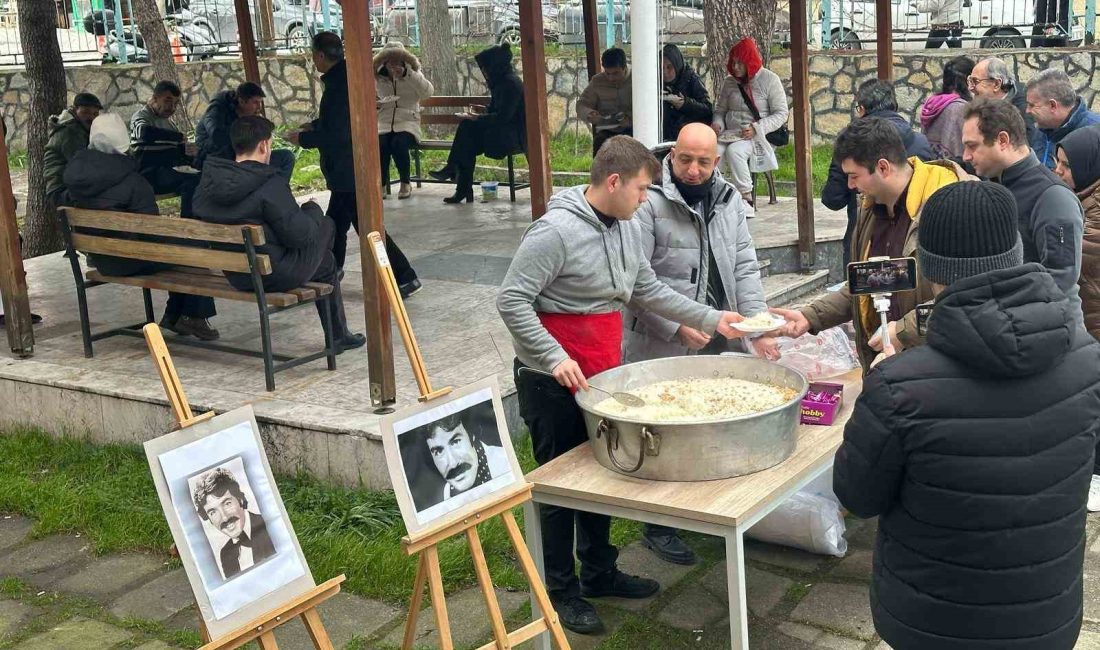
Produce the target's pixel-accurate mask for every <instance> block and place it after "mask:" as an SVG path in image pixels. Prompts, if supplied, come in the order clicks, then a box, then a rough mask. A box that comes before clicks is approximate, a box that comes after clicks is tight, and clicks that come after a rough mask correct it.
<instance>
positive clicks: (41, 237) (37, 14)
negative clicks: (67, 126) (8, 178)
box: [16, 0, 66, 257]
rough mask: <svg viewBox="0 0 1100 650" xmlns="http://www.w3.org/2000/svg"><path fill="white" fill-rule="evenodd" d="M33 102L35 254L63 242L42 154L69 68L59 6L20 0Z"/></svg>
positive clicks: (31, 228) (31, 230) (31, 247)
mask: <svg viewBox="0 0 1100 650" xmlns="http://www.w3.org/2000/svg"><path fill="white" fill-rule="evenodd" d="M16 6H17V8H18V11H19V38H20V39H21V40H22V42H23V55H24V58H25V59H26V68H27V83H28V85H29V86H30V91H31V102H30V106H29V110H28V111H27V115H29V118H28V119H27V178H28V181H29V183H28V185H29V187H28V188H27V221H26V225H25V227H24V231H25V232H24V241H23V255H24V256H25V257H36V256H38V255H45V254H46V253H52V252H54V251H58V250H61V248H62V247H63V243H62V239H61V229H60V227H59V225H60V224H59V222H58V220H57V215H56V213H55V212H54V210H53V206H52V205H51V204H50V201H49V199H47V198H46V179H45V176H44V171H45V170H44V169H43V165H42V159H43V157H44V156H45V151H46V143H47V142H48V141H49V139H50V116H51V115H57V114H58V113H60V112H61V111H63V110H65V103H66V88H65V86H66V83H65V67H64V65H63V63H62V61H61V49H60V48H59V47H58V45H57V36H56V34H55V32H54V29H55V27H56V26H57V8H56V5H55V4H54V3H53V2H43V0H16Z"/></svg>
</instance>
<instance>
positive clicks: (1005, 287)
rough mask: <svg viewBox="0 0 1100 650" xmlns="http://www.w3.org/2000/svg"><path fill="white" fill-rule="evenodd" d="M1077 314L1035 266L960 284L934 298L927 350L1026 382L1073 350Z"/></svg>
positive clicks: (991, 274)
mask: <svg viewBox="0 0 1100 650" xmlns="http://www.w3.org/2000/svg"><path fill="white" fill-rule="evenodd" d="M1073 314H1074V309H1073V307H1072V305H1071V304H1070V302H1069V300H1068V299H1067V298H1066V296H1065V294H1064V293H1063V292H1062V291H1061V290H1060V289H1059V288H1058V286H1057V285H1056V284H1055V283H1054V278H1053V277H1051V275H1050V274H1049V273H1047V272H1046V270H1044V269H1043V267H1042V266H1041V265H1039V264H1036V263H1031V264H1024V265H1022V266H1017V267H1013V268H1009V269H1001V270H998V271H991V272H989V273H983V274H981V275H976V276H973V277H969V278H966V279H964V280H959V281H958V282H956V283H954V284H952V285H951V286H950V287H948V288H947V289H946V290H945V291H944V292H943V293H942V294H940V295H939V297H938V298H937V299H936V306H935V308H934V309H933V311H932V316H931V318H930V319H929V322H928V345H930V346H932V347H933V348H935V349H936V350H939V351H940V352H942V353H943V354H946V355H947V356H949V357H952V358H954V359H957V360H959V361H960V362H962V363H965V364H966V365H968V366H972V367H974V368H977V369H979V370H981V371H982V372H985V373H988V374H989V375H992V376H995V377H1026V376H1030V375H1035V374H1038V373H1040V372H1043V371H1045V370H1047V369H1049V368H1051V367H1052V366H1054V365H1056V364H1057V363H1059V362H1060V361H1061V360H1062V358H1063V357H1065V356H1066V354H1067V353H1068V352H1069V350H1070V346H1071V344H1072V342H1073V338H1074V331H1075V328H1076V325H1075V322H1074V321H1075V318H1074V315H1073Z"/></svg>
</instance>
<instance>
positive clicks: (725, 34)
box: [703, 0, 776, 90]
mask: <svg viewBox="0 0 1100 650" xmlns="http://www.w3.org/2000/svg"><path fill="white" fill-rule="evenodd" d="M775 4H776V0H707V1H706V2H705V3H704V4H703V24H704V29H705V32H706V37H707V63H708V64H709V66H710V73H711V75H710V78H711V85H712V86H713V87H714V89H715V90H717V88H718V87H719V86H721V85H722V80H723V79H725V78H726V75H727V74H728V73H727V72H726V59H727V58H728V57H729V53H730V47H732V46H733V44H734V43H736V42H737V41H739V40H741V39H742V38H744V37H746V36H751V37H753V38H754V39H756V44H757V46H758V47H759V48H760V54H761V56H763V57H764V65H767V64H768V61H769V60H770V59H771V50H772V40H773V34H774V33H775Z"/></svg>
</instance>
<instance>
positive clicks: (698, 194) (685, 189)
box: [669, 163, 714, 218]
mask: <svg viewBox="0 0 1100 650" xmlns="http://www.w3.org/2000/svg"><path fill="white" fill-rule="evenodd" d="M669 167H670V169H671V163H670V165H669ZM672 184H673V185H675V186H676V191H678V192H679V193H680V196H681V197H683V199H684V203H687V204H688V205H689V206H691V207H693V208H694V207H695V206H697V205H699V204H700V203H702V202H703V201H704V200H705V199H706V198H707V197H708V196H710V189H711V188H712V187H714V174H711V175H710V178H708V179H707V180H705V181H703V182H702V183H700V184H699V185H688V184H687V183H682V182H680V179H678V178H676V177H675V176H673V177H672ZM703 217H704V218H705V217H706V215H705V214H704V215H703Z"/></svg>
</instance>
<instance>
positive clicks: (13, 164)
mask: <svg viewBox="0 0 1100 650" xmlns="http://www.w3.org/2000/svg"><path fill="white" fill-rule="evenodd" d="M26 168H27V150H26V149H8V169H9V170H11V171H20V170H23V169H26Z"/></svg>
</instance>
